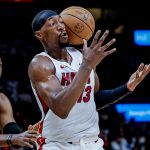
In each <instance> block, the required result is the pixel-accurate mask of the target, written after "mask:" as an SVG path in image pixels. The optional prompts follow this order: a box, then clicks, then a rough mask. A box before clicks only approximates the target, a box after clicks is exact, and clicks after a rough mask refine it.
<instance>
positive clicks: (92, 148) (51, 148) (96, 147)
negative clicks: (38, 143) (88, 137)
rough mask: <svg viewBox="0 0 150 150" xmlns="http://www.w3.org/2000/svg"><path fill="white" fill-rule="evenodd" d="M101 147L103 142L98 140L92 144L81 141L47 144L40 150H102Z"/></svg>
mask: <svg viewBox="0 0 150 150" xmlns="http://www.w3.org/2000/svg"><path fill="white" fill-rule="evenodd" d="M103 145H104V142H103V140H102V139H100V138H98V139H97V140H96V141H92V142H90V141H89V142H85V141H84V140H82V139H81V140H80V142H79V143H59V142H49V143H47V144H44V145H43V146H42V150H104V148H103Z"/></svg>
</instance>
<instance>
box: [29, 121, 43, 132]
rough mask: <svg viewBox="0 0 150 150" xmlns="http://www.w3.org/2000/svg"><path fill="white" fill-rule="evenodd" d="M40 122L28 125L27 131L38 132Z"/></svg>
mask: <svg viewBox="0 0 150 150" xmlns="http://www.w3.org/2000/svg"><path fill="white" fill-rule="evenodd" d="M40 122H41V121H39V122H37V123H35V124H34V125H29V126H28V130H29V131H32V130H34V131H38V129H39V126H40Z"/></svg>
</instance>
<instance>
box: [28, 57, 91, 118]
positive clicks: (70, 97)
mask: <svg viewBox="0 0 150 150" xmlns="http://www.w3.org/2000/svg"><path fill="white" fill-rule="evenodd" d="M91 70H92V67H91V68H90V67H87V66H86V65H85V64H84V63H82V64H81V67H80V69H79V71H78V73H77V74H76V76H75V77H74V79H73V81H72V82H71V83H70V84H69V85H68V86H67V87H66V88H64V89H62V86H61V84H60V82H59V80H58V78H57V77H56V76H55V67H54V65H53V63H52V62H51V61H50V59H49V58H47V57H46V58H45V56H37V57H35V58H34V59H33V60H32V62H31V63H30V65H29V70H28V73H29V78H30V79H31V81H32V83H33V85H34V88H35V89H36V91H37V92H38V94H39V95H40V96H41V97H42V99H43V100H44V102H45V103H46V105H47V106H48V107H49V108H50V109H51V110H52V111H53V112H54V113H55V114H56V115H58V116H59V117H61V118H66V117H67V116H68V114H69V112H70V110H71V108H72V107H73V106H74V104H75V103H76V101H77V100H78V98H79V97H80V95H81V93H82V91H83V89H84V86H85V83H86V81H87V79H88V78H89V75H90V72H91Z"/></svg>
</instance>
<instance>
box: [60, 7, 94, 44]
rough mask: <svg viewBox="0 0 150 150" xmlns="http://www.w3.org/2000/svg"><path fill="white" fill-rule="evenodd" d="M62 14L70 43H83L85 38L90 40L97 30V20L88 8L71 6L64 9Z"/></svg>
mask: <svg viewBox="0 0 150 150" xmlns="http://www.w3.org/2000/svg"><path fill="white" fill-rule="evenodd" d="M60 16H61V17H62V19H63V21H64V23H65V26H66V31H67V33H68V36H69V43H70V44H72V45H80V44H83V39H85V40H87V41H88V40H89V39H90V38H91V37H92V35H93V33H94V30H95V20H94V17H93V15H92V14H91V12H90V11H88V10H87V9H85V8H83V7H79V6H70V7H68V8H66V9H64V10H63V11H62V12H61V13H60Z"/></svg>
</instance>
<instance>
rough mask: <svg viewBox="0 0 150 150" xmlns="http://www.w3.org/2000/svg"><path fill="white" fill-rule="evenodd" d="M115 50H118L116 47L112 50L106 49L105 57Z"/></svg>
mask: <svg viewBox="0 0 150 150" xmlns="http://www.w3.org/2000/svg"><path fill="white" fill-rule="evenodd" d="M115 51H116V48H113V49H111V50H109V51H106V52H105V54H104V57H106V56H108V55H110V54H112V53H113V52H115Z"/></svg>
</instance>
